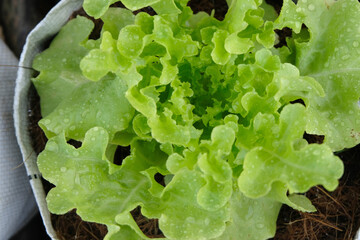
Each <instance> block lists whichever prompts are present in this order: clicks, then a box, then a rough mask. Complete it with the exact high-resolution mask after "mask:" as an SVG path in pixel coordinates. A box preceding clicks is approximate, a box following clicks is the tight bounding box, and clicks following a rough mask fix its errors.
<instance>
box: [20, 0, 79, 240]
mask: <svg viewBox="0 0 360 240" xmlns="http://www.w3.org/2000/svg"><path fill="white" fill-rule="evenodd" d="M81 5H82V1H81V0H64V1H61V2H59V3H58V4H57V5H56V6H55V7H54V8H53V9H52V10H51V11H50V12H49V13H48V15H47V16H46V17H45V18H44V19H43V20H42V21H41V22H40V23H39V24H38V25H37V26H36V27H35V28H34V30H33V31H32V32H31V33H30V34H29V35H28V37H27V40H26V43H25V46H24V50H23V52H22V54H21V57H20V62H19V65H20V66H31V65H32V61H33V59H34V57H35V56H36V55H37V54H38V53H39V52H41V51H43V50H44V49H45V48H46V43H48V41H49V40H50V39H51V38H52V37H54V35H56V33H57V32H58V31H59V30H60V28H61V27H62V26H63V25H64V24H65V23H66V22H67V21H68V19H69V17H70V16H71V14H72V13H73V12H74V10H76V9H79V8H80V7H81ZM33 74H34V72H33V71H32V70H29V69H27V68H19V71H18V77H17V80H16V87H15V99H14V123H15V131H16V137H17V140H18V143H19V146H20V150H21V154H22V157H23V159H24V163H25V167H26V171H27V175H28V176H29V179H30V184H31V188H32V190H33V193H34V195H35V199H36V202H37V205H38V207H39V210H40V214H41V216H42V219H43V222H44V225H45V228H46V231H47V233H48V235H49V236H50V237H51V238H52V239H57V237H56V233H55V231H54V229H53V227H52V224H51V219H50V212H49V210H48V209H47V204H46V200H45V192H44V187H43V184H42V182H41V178H40V172H39V170H38V167H37V164H36V159H37V156H36V154H34V150H33V147H32V142H31V141H32V140H31V138H30V135H29V131H28V122H29V121H28V92H29V88H30V85H31V81H30V79H31V77H33ZM25 159H26V161H25Z"/></svg>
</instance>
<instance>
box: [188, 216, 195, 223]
mask: <svg viewBox="0 0 360 240" xmlns="http://www.w3.org/2000/svg"><path fill="white" fill-rule="evenodd" d="M186 222H189V223H194V222H195V218H193V217H187V218H186Z"/></svg>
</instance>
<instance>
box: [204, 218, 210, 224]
mask: <svg viewBox="0 0 360 240" xmlns="http://www.w3.org/2000/svg"><path fill="white" fill-rule="evenodd" d="M209 224H210V219H209V218H205V225H206V226H207V225H209Z"/></svg>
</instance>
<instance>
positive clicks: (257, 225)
mask: <svg viewBox="0 0 360 240" xmlns="http://www.w3.org/2000/svg"><path fill="white" fill-rule="evenodd" d="M256 227H257V228H258V229H263V228H264V224H262V223H257V224H256Z"/></svg>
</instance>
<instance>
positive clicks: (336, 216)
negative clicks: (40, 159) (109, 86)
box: [29, 0, 360, 240]
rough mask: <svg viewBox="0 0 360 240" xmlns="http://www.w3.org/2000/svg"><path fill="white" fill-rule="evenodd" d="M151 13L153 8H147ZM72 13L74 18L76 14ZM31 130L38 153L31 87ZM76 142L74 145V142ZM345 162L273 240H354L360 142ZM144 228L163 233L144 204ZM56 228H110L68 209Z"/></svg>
mask: <svg viewBox="0 0 360 240" xmlns="http://www.w3.org/2000/svg"><path fill="white" fill-rule="evenodd" d="M268 2H269V3H270V4H272V5H273V6H274V7H275V9H276V10H278V11H279V10H280V7H281V5H282V3H281V1H275V0H269V1H268ZM189 6H191V8H192V9H193V10H194V12H198V11H206V12H208V13H210V12H211V11H212V9H217V11H215V17H217V18H218V19H223V17H224V15H225V13H226V11H227V7H226V2H225V0H197V1H195V0H192V1H190V2H189ZM142 11H147V12H149V13H151V14H153V12H152V9H151V8H146V9H143V10H142ZM77 14H79V15H86V14H85V13H84V12H83V10H79V11H78V12H76V13H75V15H77ZM75 15H74V16H75ZM95 23H97V24H96V25H97V28H96V30H95V31H94V32H93V33H92V38H97V37H98V36H99V31H100V29H101V24H102V23H101V21H99V20H97V21H95ZM278 34H280V38H281V37H283V39H285V37H284V36H281V35H287V36H288V35H289V33H288V32H287V31H286V30H285V31H284V32H281V31H279V32H278ZM29 99H30V101H29V102H30V105H29V120H30V126H29V131H30V134H31V136H32V138H33V147H34V151H35V153H36V154H39V153H40V152H41V151H42V150H43V149H44V146H45V143H46V141H47V139H46V137H45V136H44V134H43V132H42V130H41V129H40V128H39V127H38V125H37V122H38V121H39V120H40V119H41V113H40V106H39V97H38V95H37V94H36V90H35V88H34V87H32V88H31V89H30V91H29ZM304 138H305V139H306V140H307V141H308V142H309V143H321V142H322V141H323V139H324V138H323V136H315V135H309V134H307V133H304ZM75 145H76V143H75ZM128 154H129V149H128V148H124V149H118V150H117V154H116V160H114V161H115V162H116V163H117V164H121V162H122V159H123V158H124V157H126V156H127V155H128ZM337 155H338V156H339V157H340V158H341V159H342V160H343V162H344V165H345V173H344V175H343V177H342V178H341V179H340V184H339V187H338V188H337V189H336V190H335V191H334V192H328V191H326V190H324V188H322V187H321V186H316V187H313V188H312V189H310V191H309V192H307V193H306V196H307V197H308V198H309V199H310V200H311V201H312V203H313V204H314V206H315V207H316V209H317V210H318V211H317V212H315V213H302V212H299V211H296V210H294V209H292V208H290V207H288V206H286V205H284V206H283V207H282V208H281V211H280V215H279V218H278V221H277V232H276V236H275V237H274V238H273V239H274V240H300V239H301V240H313V239H319V240H338V239H339V240H340V239H343V240H351V239H353V238H354V236H355V234H356V231H357V230H358V228H359V227H360V208H359V206H360V174H359V171H360V162H358V160H359V159H360V145H359V146H357V147H355V148H353V149H350V150H347V151H344V152H341V153H339V154H337ZM157 181H158V182H162V181H163V179H162V176H158V179H157ZM52 187H53V185H52V184H50V183H48V182H47V181H46V180H44V188H45V191H46V192H48V191H49V190H50V189H51V188H52ZM131 214H132V216H133V217H134V219H135V221H136V222H137V223H138V225H139V227H140V229H141V230H142V231H143V232H144V234H145V235H147V236H148V237H150V238H159V237H164V236H163V234H162V232H161V230H160V229H159V228H158V221H157V219H147V218H146V217H144V216H143V215H142V214H141V210H140V208H139V207H138V208H136V209H134V210H133V211H132V212H131ZM51 220H52V224H53V227H54V229H55V231H56V232H57V234H58V237H59V239H61V240H75V239H76V240H100V239H103V238H104V236H105V235H106V233H107V229H106V226H104V225H101V224H96V223H89V222H85V221H82V220H81V218H80V217H79V216H78V215H77V214H76V211H75V210H73V211H70V212H69V213H67V214H64V215H55V214H52V217H51Z"/></svg>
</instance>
